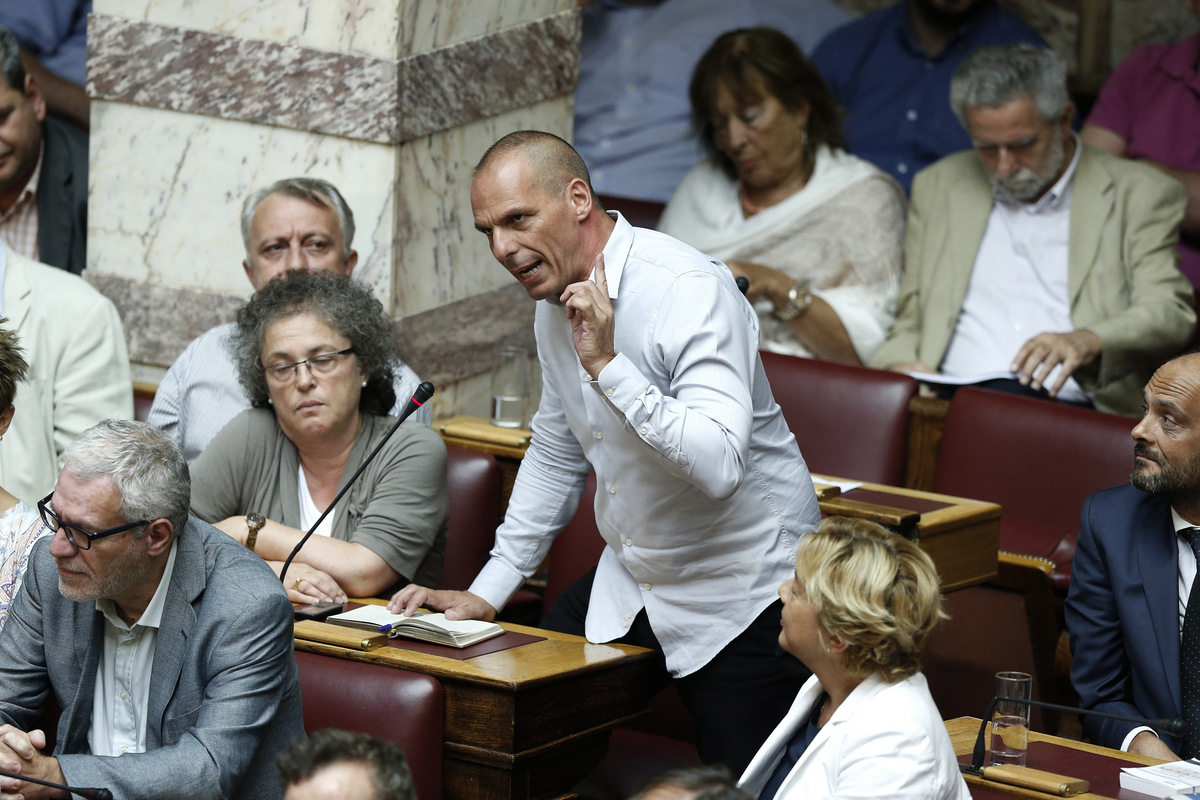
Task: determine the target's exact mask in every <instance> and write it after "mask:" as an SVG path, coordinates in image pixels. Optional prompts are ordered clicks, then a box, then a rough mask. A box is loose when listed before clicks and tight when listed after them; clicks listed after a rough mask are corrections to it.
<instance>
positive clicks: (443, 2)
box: [398, 0, 576, 55]
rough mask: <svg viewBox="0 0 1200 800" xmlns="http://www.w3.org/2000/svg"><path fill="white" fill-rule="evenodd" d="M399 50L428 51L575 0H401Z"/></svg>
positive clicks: (564, 8)
mask: <svg viewBox="0 0 1200 800" xmlns="http://www.w3.org/2000/svg"><path fill="white" fill-rule="evenodd" d="M399 6H400V41H399V45H400V46H399V51H398V52H399V53H400V54H401V55H407V54H409V53H425V52H428V51H430V50H433V49H434V48H438V47H446V46H448V45H452V44H457V43H459V42H465V41H467V40H468V39H474V38H476V37H479V36H484V35H485V34H489V33H495V32H496V31H501V30H504V29H505V28H511V27H514V26H516V25H523V24H525V23H527V22H533V21H535V20H540V19H543V18H544V17H549V16H552V15H554V14H557V13H559V12H561V11H570V10H572V9H574V8H575V7H576V2H575V0H502V1H501V2H492V3H486V2H480V0H400V2H399Z"/></svg>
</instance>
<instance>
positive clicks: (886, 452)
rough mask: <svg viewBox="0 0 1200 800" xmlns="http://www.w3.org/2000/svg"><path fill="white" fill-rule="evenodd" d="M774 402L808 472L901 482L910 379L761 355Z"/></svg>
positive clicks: (913, 383) (914, 386) (913, 386)
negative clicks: (780, 410) (793, 436)
mask: <svg viewBox="0 0 1200 800" xmlns="http://www.w3.org/2000/svg"><path fill="white" fill-rule="evenodd" d="M761 355H762V362H763V369H765V370H766V373H767V380H768V381H770V383H771V391H772V393H774V395H775V402H777V403H779V407H780V408H782V409H783V417H784V419H786V420H787V423H788V427H790V428H791V429H792V433H794V434H795V435H796V442H797V443H798V444H799V445H800V452H801V453H802V454H803V455H804V461H805V463H806V464H808V468H809V470H811V471H812V472H817V473H823V474H825V475H834V476H837V477H842V478H855V479H857V480H864V481H871V482H872V483H884V484H888V485H890V486H902V485H904V465H905V447H906V444H907V436H908V404H909V401H910V400H912V398H913V395H915V394H916V392H917V382H916V381H915V380H913V379H912V378H910V377H909V376H907V375H901V374H899V373H897V372H884V371H881V370H874V369H866V368H865V367H848V366H845V365H843V364H833V363H830V362H828V361H817V360H816V359H812V358H797V357H795V356H785V355H780V354H779V353H767V352H763V353H762V354H761Z"/></svg>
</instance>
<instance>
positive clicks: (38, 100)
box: [5, 73, 46, 122]
mask: <svg viewBox="0 0 1200 800" xmlns="http://www.w3.org/2000/svg"><path fill="white" fill-rule="evenodd" d="M5 82H6V83H7V81H5ZM25 99H26V100H28V101H29V102H30V104H31V105H32V106H33V113H34V114H35V115H36V116H37V119H38V122H44V121H45V120H46V96H45V95H44V94H42V87H40V86H38V83H37V81H36V80H34V78H33V76H32V75H30V74H28V73H26V75H25Z"/></svg>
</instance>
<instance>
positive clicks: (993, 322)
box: [930, 142, 1089, 402]
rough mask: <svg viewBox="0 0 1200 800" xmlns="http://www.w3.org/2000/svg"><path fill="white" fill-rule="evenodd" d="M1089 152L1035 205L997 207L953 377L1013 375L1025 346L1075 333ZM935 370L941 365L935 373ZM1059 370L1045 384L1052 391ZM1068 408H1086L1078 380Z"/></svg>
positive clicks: (949, 363) (946, 365)
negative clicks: (1072, 260) (1072, 275)
mask: <svg viewBox="0 0 1200 800" xmlns="http://www.w3.org/2000/svg"><path fill="white" fill-rule="evenodd" d="M1081 149H1082V145H1080V144H1079V143H1078V142H1077V143H1076V146H1075V155H1074V157H1073V158H1072V159H1071V163H1070V164H1069V165H1068V167H1067V169H1066V171H1065V172H1063V174H1062V176H1061V177H1060V178H1059V179H1058V180H1057V181H1056V182H1055V183H1054V185H1053V186H1052V187H1050V189H1049V190H1048V191H1047V192H1046V193H1045V194H1044V195H1042V197H1041V198H1040V199H1039V200H1038V201H1037V202H1036V203H1011V202H1006V201H1004V200H1002V199H1000V198H999V197H997V198H996V202H995V203H993V204H992V211H991V214H990V215H989V216H988V221H987V228H986V229H985V230H984V233H983V241H982V242H981V243H980V245H979V252H978V253H977V254H976V256H975V266H974V268H973V269H972V271H971V280H970V283H969V284H968V285H967V294H966V296H965V297H964V298H963V304H962V310H961V311H960V312H959V315H958V322H957V324H956V325H955V328H954V336H953V337H951V339H950V346H949V347H948V348H946V355H945V357H944V358H943V359H942V364H941V371H942V372H944V373H945V374H947V375H952V376H961V377H969V376H972V375H978V374H981V373H992V372H997V371H1002V372H1003V371H1008V370H1009V367H1011V366H1012V361H1013V358H1015V357H1016V355H1017V351H1019V350H1020V349H1021V346H1022V345H1024V344H1025V342H1027V341H1029V340H1030V339H1031V338H1033V337H1034V336H1036V335H1038V334H1039V333H1070V332H1071V331H1073V330H1075V326H1074V324H1072V322H1071V290H1070V284H1069V282H1068V276H1067V260H1068V256H1069V253H1070V241H1071V235H1070V234H1071V186H1072V183H1073V181H1074V178H1075V169H1076V167H1077V166H1078V164H1079V153H1080V150H1081ZM930 366H935V365H930ZM1057 374H1058V368H1057V367H1056V368H1055V369H1054V370H1053V371H1052V372H1051V373H1050V376H1049V377H1048V378H1047V379H1046V380H1045V381H1043V385H1047V386H1049V385H1053V383H1054V381H1055V380H1057ZM1058 397H1059V399H1061V400H1070V401H1073V402H1081V401H1086V400H1087V399H1088V398H1089V395H1088V394H1087V392H1085V391H1083V389H1082V388H1080V386H1079V384H1078V383H1076V382H1075V379H1074V378H1068V379H1067V382H1066V383H1065V384H1063V388H1062V389H1061V390H1060V391H1059V393H1058Z"/></svg>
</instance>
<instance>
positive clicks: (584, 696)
mask: <svg viewBox="0 0 1200 800" xmlns="http://www.w3.org/2000/svg"><path fill="white" fill-rule="evenodd" d="M504 627H505V628H506V629H507V630H511V631H516V632H519V633H529V634H533V635H536V636H543V637H545V641H540V642H533V643H530V644H526V645H523V646H520V647H514V648H511V649H509V650H504V651H501V652H497V653H488V654H486V655H482V656H479V657H477V658H472V659H468V660H465V661H458V660H455V659H452V658H443V657H441V656H434V655H428V654H425V653H417V652H412V651H407V650H400V649H397V648H393V647H380V648H376V649H372V650H358V649H355V648H354V647H353V645H348V644H344V643H343V644H339V643H337V642H338V640H339V639H341V640H342V641H343V642H345V641H346V639H347V636H348V635H349V636H348V638H349V639H351V640H352V639H355V638H361V636H359V635H358V634H359V632H356V631H352V630H351V629H348V628H345V627H342V626H337V625H329V624H327V623H321V622H301V623H297V625H296V649H297V650H305V651H309V652H313V653H321V654H323V655H329V656H335V657H338V658H346V659H350V660H354V661H366V662H368V663H372V664H384V665H386V666H391V667H396V668H402V669H407V670H412V671H414V672H422V673H425V674H427V675H432V676H433V677H435V678H437V679H438V680H439V681H440V682H441V684H442V688H443V690H444V699H445V705H446V721H445V745H444V749H443V754H444V757H445V766H444V770H443V778H442V779H443V783H444V787H443V788H444V795H445V797H446V798H447V800H453V799H454V798H462V800H493V798H522V800H538V799H539V798H557V797H563V796H566V795H568V793H569V792H570V789H571V787H573V786H574V785H575V784H576V783H578V782H579V781H580V780H582V779H583V778H584V777H585V776H586V775H587V774H588V773H590V772H591V771H592V769H593V768H594V767H595V766H596V764H598V763H599V762H600V759H601V758H603V757H604V753H605V752H606V751H607V749H608V735H609V731H611V729H612V728H614V727H616V726H617V725H621V724H624V723H626V722H629V721H631V720H633V719H634V718H636V717H638V716H641V715H642V714H643V713H645V709H646V703H647V700H648V676H649V671H650V666H651V655H652V654H651V651H649V650H645V649H643V648H640V647H631V646H627V645H604V644H589V643H588V642H587V641H586V640H584V639H582V638H580V637H578V636H570V635H568V634H563V633H554V632H553V631H544V630H541V629H538V628H526V627H524V626H521V625H511V624H507V623H504ZM303 637H316V638H321V639H324V641H313V640H312V639H311V638H303ZM397 724H398V725H402V724H404V723H403V720H397Z"/></svg>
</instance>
